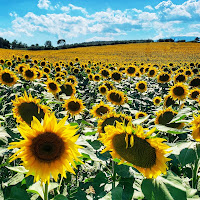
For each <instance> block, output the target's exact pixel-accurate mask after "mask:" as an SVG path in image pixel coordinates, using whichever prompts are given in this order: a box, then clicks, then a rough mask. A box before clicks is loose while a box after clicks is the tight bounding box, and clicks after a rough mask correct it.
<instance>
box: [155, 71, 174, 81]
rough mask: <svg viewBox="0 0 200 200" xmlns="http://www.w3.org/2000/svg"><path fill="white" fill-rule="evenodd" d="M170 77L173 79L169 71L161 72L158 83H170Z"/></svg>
mask: <svg viewBox="0 0 200 200" xmlns="http://www.w3.org/2000/svg"><path fill="white" fill-rule="evenodd" d="M170 79H171V76H170V74H168V73H160V74H159V75H158V76H157V81H158V83H168V82H169V81H170Z"/></svg>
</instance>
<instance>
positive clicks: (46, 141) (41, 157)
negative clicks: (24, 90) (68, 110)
mask: <svg viewBox="0 0 200 200" xmlns="http://www.w3.org/2000/svg"><path fill="white" fill-rule="evenodd" d="M66 119H67V117H65V118H63V119H62V120H61V121H60V122H59V123H57V119H56V117H55V115H54V114H53V113H52V114H45V117H44V121H43V125H42V124H41V123H40V122H39V120H38V119H37V118H35V117H34V118H33V121H32V122H31V127H29V126H28V125H27V124H26V123H22V124H20V126H19V128H18V129H19V131H20V134H21V136H22V137H23V140H21V141H19V142H12V143H10V145H11V146H10V147H9V149H14V148H19V150H18V151H17V152H16V153H15V154H14V155H13V156H12V157H11V160H10V162H12V161H13V160H15V159H17V158H21V160H22V161H23V163H22V165H23V166H24V167H25V168H26V169H27V170H29V172H28V174H27V175H33V176H34V181H39V180H41V182H42V183H43V182H44V183H46V182H48V183H49V182H50V177H51V176H52V177H53V178H54V179H55V181H57V179H58V175H59V174H61V176H63V177H65V178H66V172H65V171H69V172H71V173H73V174H75V172H74V170H73V169H72V167H71V165H72V166H73V167H74V168H76V165H75V163H74V160H75V161H79V162H81V160H79V159H78V158H77V157H78V156H80V153H79V152H78V148H81V146H79V145H76V144H75V142H76V141H77V139H78V137H79V135H76V136H74V135H75V133H76V131H77V129H76V126H71V125H66V126H65V125H64V124H65V121H66ZM70 163H71V165H70ZM81 163H82V162H81Z"/></svg>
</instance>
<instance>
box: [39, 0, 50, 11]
mask: <svg viewBox="0 0 200 200" xmlns="http://www.w3.org/2000/svg"><path fill="white" fill-rule="evenodd" d="M50 4H51V2H50V1H49V0H39V1H38V4H37V6H38V8H40V9H46V10H47V9H48V8H50Z"/></svg>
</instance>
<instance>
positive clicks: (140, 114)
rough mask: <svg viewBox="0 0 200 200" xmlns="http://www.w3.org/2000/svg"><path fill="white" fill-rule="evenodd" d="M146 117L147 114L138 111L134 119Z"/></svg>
mask: <svg viewBox="0 0 200 200" xmlns="http://www.w3.org/2000/svg"><path fill="white" fill-rule="evenodd" d="M146 116H147V113H145V112H142V111H140V112H137V113H136V114H135V119H140V118H143V117H146Z"/></svg>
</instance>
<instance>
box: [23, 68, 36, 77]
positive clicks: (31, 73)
mask: <svg viewBox="0 0 200 200" xmlns="http://www.w3.org/2000/svg"><path fill="white" fill-rule="evenodd" d="M25 75H26V76H27V77H29V78H32V77H33V76H34V73H33V72H32V71H31V70H26V72H25Z"/></svg>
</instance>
